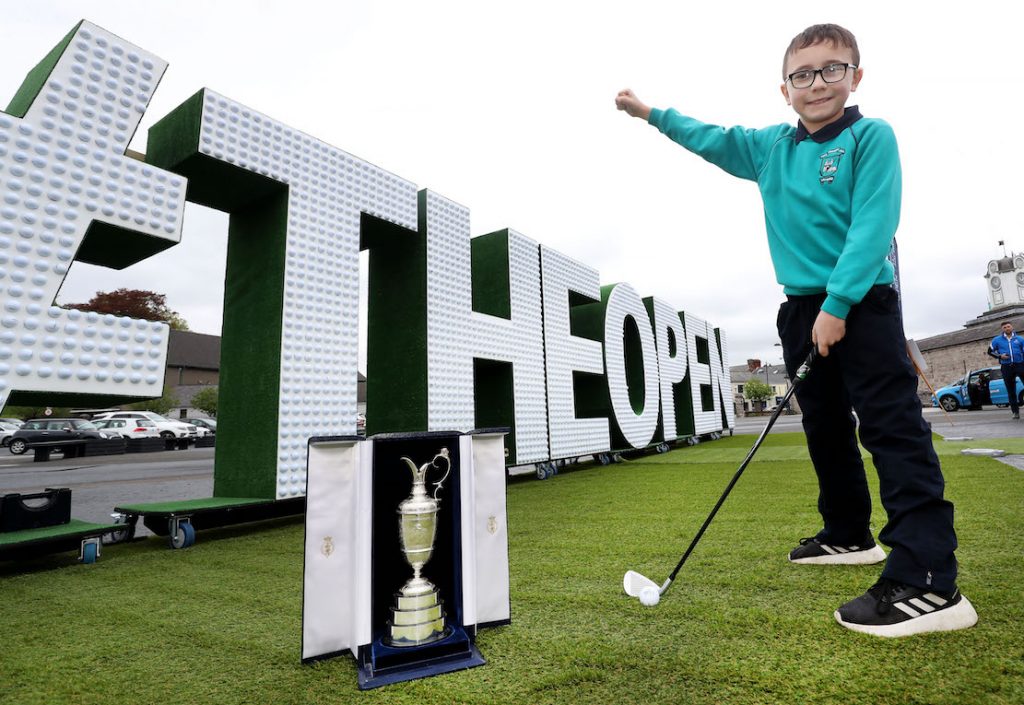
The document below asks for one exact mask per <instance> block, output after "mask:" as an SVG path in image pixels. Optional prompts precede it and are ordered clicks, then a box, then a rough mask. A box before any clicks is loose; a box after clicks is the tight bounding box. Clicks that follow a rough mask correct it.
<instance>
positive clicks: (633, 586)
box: [622, 570, 661, 597]
mask: <svg viewBox="0 0 1024 705" xmlns="http://www.w3.org/2000/svg"><path fill="white" fill-rule="evenodd" d="M646 587H652V588H654V589H655V590H660V589H661V588H660V586H659V585H658V584H657V583H656V582H654V581H653V580H651V579H650V578H645V577H644V576H642V575H640V573H637V572H636V571H635V570H627V571H626V574H625V575H624V576H622V589H623V590H625V591H626V594H627V595H629V596H630V597H640V591H641V590H643V589H644V588H646Z"/></svg>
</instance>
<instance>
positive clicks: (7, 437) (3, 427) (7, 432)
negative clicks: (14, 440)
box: [0, 421, 21, 448]
mask: <svg viewBox="0 0 1024 705" xmlns="http://www.w3.org/2000/svg"><path fill="white" fill-rule="evenodd" d="M19 428H21V426H19V425H16V424H13V423H8V422H6V421H0V448H6V447H7V444H8V443H10V442H11V436H13V435H14V432H15V431H17V430H18V429H19Z"/></svg>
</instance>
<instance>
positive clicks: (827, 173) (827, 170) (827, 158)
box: [818, 147, 846, 184]
mask: <svg viewBox="0 0 1024 705" xmlns="http://www.w3.org/2000/svg"><path fill="white" fill-rule="evenodd" d="M844 154H846V150H845V149H843V148H842V147H836V148H835V149H830V150H828V151H827V152H825V153H824V154H822V155H820V156H819V158H820V159H821V166H820V167H819V168H818V180H819V181H820V182H821V183H823V184H830V183H832V182H833V181H835V180H836V172H838V171H839V163H840V162H841V161H842V159H843V155H844Z"/></svg>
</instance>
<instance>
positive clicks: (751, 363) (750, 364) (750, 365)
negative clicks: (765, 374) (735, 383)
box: [747, 359, 761, 372]
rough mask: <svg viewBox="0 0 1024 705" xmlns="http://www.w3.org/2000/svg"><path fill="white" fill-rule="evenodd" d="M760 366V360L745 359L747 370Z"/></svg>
mask: <svg viewBox="0 0 1024 705" xmlns="http://www.w3.org/2000/svg"><path fill="white" fill-rule="evenodd" d="M760 367H761V361H760V360H754V359H748V360H747V372H753V371H755V370H757V369H759V368H760Z"/></svg>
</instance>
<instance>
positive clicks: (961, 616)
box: [833, 595, 978, 638]
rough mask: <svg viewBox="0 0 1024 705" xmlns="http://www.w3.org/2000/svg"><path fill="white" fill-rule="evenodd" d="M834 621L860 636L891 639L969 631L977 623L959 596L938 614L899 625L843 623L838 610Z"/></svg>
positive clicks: (925, 615)
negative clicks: (932, 633) (931, 633)
mask: <svg viewBox="0 0 1024 705" xmlns="http://www.w3.org/2000/svg"><path fill="white" fill-rule="evenodd" d="M833 616H834V617H835V618H836V621H837V622H839V623H840V624H841V625H843V626H844V627H846V628H847V629H852V630H853V631H855V632H860V633H862V634H871V635H872V636H881V637H885V638H893V637H900V636H911V635H912V634H927V633H928V632H952V631H956V630H957V629H969V628H970V627H973V626H974V625H975V624H977V623H978V613H977V612H976V611H975V610H974V605H972V604H971V603H970V602H969V601H968V600H967V598H966V597H964V596H963V595H961V596H960V602H958V603H957V604H955V605H953V606H952V607H947V608H946V609H944V610H939V611H938V612H932V613H930V614H923V615H921V616H920V617H914V618H913V619H908V620H906V621H904V622H900V623H899V624H883V625H878V624H853V623H852V622H844V621H843V618H842V617H840V616H839V610H836V611H835V614H834V615H833Z"/></svg>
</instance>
